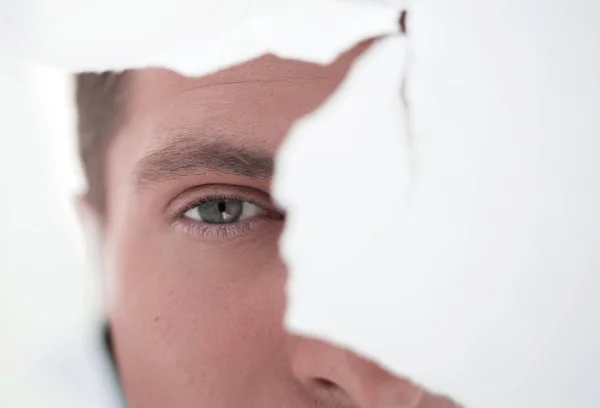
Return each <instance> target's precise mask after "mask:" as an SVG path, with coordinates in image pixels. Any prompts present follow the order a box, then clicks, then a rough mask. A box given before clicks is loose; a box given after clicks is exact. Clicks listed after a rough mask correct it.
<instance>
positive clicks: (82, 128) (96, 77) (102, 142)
mask: <svg viewBox="0 0 600 408" xmlns="http://www.w3.org/2000/svg"><path fill="white" fill-rule="evenodd" d="M130 76H131V71H123V72H115V71H106V72H98V73H95V72H85V73H81V74H77V75H75V101H76V105H77V138H78V142H79V143H78V144H79V156H80V159H81V162H82V165H83V170H84V173H85V177H86V180H87V184H88V194H87V199H88V201H89V203H90V204H91V205H92V206H93V207H94V208H95V209H96V210H97V211H98V212H99V213H100V214H101V215H104V212H105V205H106V186H105V180H104V171H105V170H104V166H105V160H106V157H105V156H106V150H107V148H108V145H109V142H110V140H111V139H112V137H113V136H114V135H115V133H116V132H117V130H118V129H119V127H120V126H122V124H123V121H124V117H125V115H126V110H127V109H126V105H127V103H126V99H127V88H128V83H129V82H130V80H129V79H130Z"/></svg>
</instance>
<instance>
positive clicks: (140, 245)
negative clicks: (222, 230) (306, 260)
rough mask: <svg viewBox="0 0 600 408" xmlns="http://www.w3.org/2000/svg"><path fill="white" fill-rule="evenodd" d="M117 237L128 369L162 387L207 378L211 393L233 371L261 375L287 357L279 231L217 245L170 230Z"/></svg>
mask: <svg viewBox="0 0 600 408" xmlns="http://www.w3.org/2000/svg"><path fill="white" fill-rule="evenodd" d="M115 236H119V237H121V238H120V239H121V241H120V242H118V243H116V244H115V245H114V246H113V249H114V250H113V254H114V257H113V262H111V266H110V267H111V269H112V274H113V275H114V276H115V277H116V279H117V283H118V286H119V290H118V295H117V296H116V298H115V300H114V303H113V306H112V310H111V324H112V327H113V330H114V333H115V342H116V347H117V353H118V357H119V359H120V361H121V362H122V364H123V365H124V367H122V369H124V370H126V371H127V370H128V371H130V372H131V375H132V376H138V375H150V373H153V376H154V377H155V378H160V379H161V382H162V383H171V382H173V383H179V384H190V383H191V382H194V381H196V380H197V379H201V381H202V384H203V385H204V387H205V388H206V386H207V385H208V384H211V386H210V387H212V389H213V390H214V387H219V384H227V383H229V384H230V385H231V381H230V380H229V379H230V378H232V375H234V374H235V375H234V376H235V378H239V379H240V381H242V382H243V381H246V382H248V381H250V380H251V379H254V378H260V377H261V376H263V377H264V374H265V371H267V370H270V369H272V368H274V364H275V363H276V362H277V361H278V359H277V356H281V357H282V359H283V356H284V353H283V345H284V341H285V335H284V332H283V327H282V324H283V323H282V321H283V313H284V309H285V296H284V286H285V269H284V267H283V265H282V263H281V262H280V261H279V258H278V255H277V236H278V233H277V232H275V231H273V232H270V233H269V234H266V236H260V237H258V238H256V239H253V240H245V241H243V242H236V241H235V240H233V241H222V242H218V243H211V244H207V243H203V242H202V241H199V240H196V239H191V238H190V237H186V236H184V235H183V234H181V233H179V232H176V231H172V230H169V231H167V232H165V233H158V232H156V231H144V232H143V233H140V234H138V235H135V234H131V233H129V234H127V233H125V232H121V233H118V234H115ZM128 236H129V237H128ZM250 241H252V242H250ZM274 357H275V358H274ZM134 372H136V373H135V374H134ZM140 373H141V374H140ZM225 379H228V381H224V380H225ZM246 385H247V386H248V387H249V386H250V384H249V383H248V384H246ZM170 386H171V387H172V386H176V385H174V384H170ZM238 386H239V387H240V389H242V388H245V387H244V384H238Z"/></svg>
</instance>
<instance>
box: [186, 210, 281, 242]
mask: <svg viewBox="0 0 600 408" xmlns="http://www.w3.org/2000/svg"><path fill="white" fill-rule="evenodd" d="M265 211H267V214H265V215H259V216H256V217H252V218H249V219H247V220H243V221H237V222H234V223H231V224H210V223H206V222H199V221H195V220H192V219H189V218H186V217H180V218H179V219H178V220H176V222H175V226H176V227H177V228H180V229H181V231H182V232H183V233H184V234H188V235H191V236H192V237H194V238H198V239H203V240H226V239H235V238H240V237H244V236H247V235H249V234H250V233H252V232H253V231H255V230H257V229H261V228H262V227H263V226H264V227H268V226H270V225H271V226H272V225H274V224H275V223H279V222H280V221H281V220H282V218H281V217H279V216H272V215H269V214H268V210H265Z"/></svg>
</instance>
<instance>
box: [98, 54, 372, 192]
mask: <svg viewBox="0 0 600 408" xmlns="http://www.w3.org/2000/svg"><path fill="white" fill-rule="evenodd" d="M365 47H366V45H365V44H360V45H359V46H357V47H355V48H354V49H352V50H350V51H349V52H347V53H345V54H343V55H342V56H341V57H340V58H339V59H338V60H337V61H335V62H334V63H333V64H331V65H328V66H320V65H316V64H311V63H306V62H300V61H294V60H283V59H279V58H277V57H275V56H272V55H266V56H263V57H260V58H258V59H255V60H252V61H248V62H246V63H243V64H240V65H237V66H234V67H231V68H228V69H225V70H222V71H219V72H217V73H214V74H210V75H207V76H204V77H185V76H182V75H179V74H177V73H175V72H173V71H169V70H166V69H159V68H149V69H141V70H137V71H134V72H133V75H132V84H131V86H130V87H129V95H128V96H129V98H128V99H129V103H128V107H127V110H128V112H127V115H126V117H127V119H126V123H125V124H124V126H122V127H121V129H120V130H119V133H118V134H117V135H115V138H114V139H113V142H112V143H111V146H110V148H109V150H108V152H107V153H108V154H107V161H108V163H107V166H106V168H107V171H108V172H111V169H115V170H117V169H118V171H119V172H120V173H121V175H122V174H124V173H123V171H128V170H130V167H131V166H133V165H134V164H135V162H136V161H139V160H141V158H142V157H143V156H144V155H145V154H146V153H147V152H148V151H153V150H157V149H160V148H161V146H163V145H165V144H168V143H169V141H171V140H173V139H174V138H178V137H188V138H197V139H202V140H205V141H223V142H227V143H229V144H232V145H239V146H241V147H249V148H253V149H260V150H264V151H267V152H273V151H274V150H275V149H276V147H277V146H278V145H279V143H280V142H281V140H282V138H283V137H284V136H285V134H286V132H287V131H288V130H289V128H290V126H291V125H292V124H293V122H294V121H295V120H296V119H298V118H299V117H301V116H303V115H305V114H307V113H309V112H311V111H313V110H315V109H316V108H317V107H318V106H319V105H320V104H321V103H322V102H323V101H324V100H325V99H326V98H327V97H328V96H329V95H331V93H332V92H333V91H334V90H335V88H336V87H337V86H338V85H339V83H340V82H341V80H342V79H343V77H344V75H345V74H346V72H347V70H348V68H349V66H350V65H351V62H352V61H353V60H354V59H355V58H356V56H357V55H359V54H360V52H362V50H363V49H364V48H365ZM107 176H108V184H109V188H110V181H111V180H110V179H111V178H112V177H110V174H107Z"/></svg>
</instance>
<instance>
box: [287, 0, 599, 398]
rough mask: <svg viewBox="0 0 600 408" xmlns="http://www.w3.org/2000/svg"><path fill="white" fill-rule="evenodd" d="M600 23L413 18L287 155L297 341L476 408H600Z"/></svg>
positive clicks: (482, 13) (565, 10) (502, 7)
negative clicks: (365, 362) (344, 351)
mask: <svg viewBox="0 0 600 408" xmlns="http://www.w3.org/2000/svg"><path fill="white" fill-rule="evenodd" d="M599 23H600V5H599V4H598V3H597V2H587V1H583V0H581V1H575V2H573V1H566V0H564V1H563V0H552V1H541V0H540V1H537V0H527V1H524V0H518V1H517V0H514V1H503V2H481V1H476V0H459V1H453V2H448V1H442V0H440V1H423V2H415V3H414V5H413V6H412V7H411V9H410V24H409V39H408V41H407V43H406V45H404V44H403V41H402V40H401V39H390V40H387V42H382V43H381V44H380V46H379V47H378V48H374V49H373V50H372V51H371V52H370V53H369V54H367V55H365V57H364V58H363V59H362V60H361V61H359V62H357V64H356V66H355V69H354V70H353V71H352V73H351V75H350V76H349V78H348V79H347V80H346V82H345V83H344V84H343V85H342V87H341V89H340V90H339V93H338V94H336V95H334V96H333V98H332V99H331V100H330V101H329V102H328V103H327V104H326V105H324V106H323V107H322V109H321V110H319V111H317V112H316V113H315V114H314V115H313V116H311V117H309V118H307V119H305V120H303V121H301V122H300V123H299V124H298V125H297V126H296V127H295V128H294V129H293V131H292V132H291V134H290V136H289V139H288V140H287V141H286V144H285V146H284V148H283V149H282V151H281V155H280V157H279V161H278V170H279V174H278V176H277V180H276V183H275V195H276V197H278V198H279V199H280V201H281V202H282V203H283V204H284V206H286V207H287V208H288V209H289V210H290V212H289V214H288V218H287V220H288V224H287V227H286V228H287V229H286V231H285V233H284V236H283V239H282V243H281V245H282V251H283V255H284V257H285V259H286V260H287V262H288V264H289V266H290V273H291V277H290V282H289V287H288V294H289V297H290V303H289V314H288V316H287V324H288V326H289V327H290V328H291V329H292V330H294V331H298V332H301V333H308V334H313V335H319V336H323V337H325V338H327V339H329V340H332V341H335V342H337V343H339V344H343V345H346V346H348V347H350V348H352V349H354V350H357V351H359V352H362V353H364V354H366V355H368V356H370V357H373V358H374V359H375V360H377V361H378V362H379V363H381V364H383V365H385V366H387V367H388V368H390V369H392V370H393V371H395V372H397V373H401V374H405V375H407V376H409V377H410V378H412V379H413V380H414V381H417V382H419V383H420V384H422V385H424V386H426V387H427V388H429V389H431V390H432V391H434V392H440V393H445V394H447V395H450V396H452V397H453V398H455V399H456V400H457V401H458V402H460V403H462V404H464V405H465V406H466V407H486V408H495V407H498V408H505V407H511V408H530V407H541V406H543V407H556V408H563V407H567V406H568V407H575V406H577V407H596V406H599V405H600V391H598V387H596V385H595V378H596V377H597V371H598V367H600V348H599V347H598V346H597V345H598V344H600V321H599V319H598V316H597V310H600V300H599V298H598V296H597V293H598V291H599V290H600V274H598V271H599V270H600V251H599V250H598V248H600V213H599V212H598V208H600V165H599V164H598V163H599V162H598V155H599V153H600V138H598V134H600V121H599V120H598V115H597V109H598V107H599V106H600V82H599V81H598V74H597V73H598V72H600V66H598V63H599V62H600V55H599V54H598V51H597V50H598V49H599V48H598V47H596V46H595V45H594V39H595V38H598V37H599V34H600V33H599V31H598V27H599V26H600V25H599ZM405 46H408V47H409V48H410V52H409V55H411V57H410V60H409V66H408V68H409V70H408V71H406V68H407V67H406V66H405V65H404V63H405V61H406V60H405V50H404V47H405ZM394 48H396V49H395V52H392V50H394ZM387 52H390V54H391V55H390V54H387ZM379 57H380V58H381V59H379ZM383 61H385V64H384V63H383ZM371 70H372V71H371ZM403 75H406V80H407V82H406V85H407V86H406V91H407V93H406V100H407V110H403V105H401V104H400V103H399V95H398V94H399V92H397V91H398V87H399V84H400V82H401V77H402V76H403ZM394 92H396V94H394ZM406 116H408V123H404V122H403V120H404V118H405V117H406ZM404 125H408V126H409V127H408V129H409V130H408V133H407V130H406V127H405V126H404ZM394 132H395V136H396V138H395V139H394V138H393V133H394ZM407 135H408V136H409V138H408V140H409V141H412V144H411V143H407ZM394 141H395V143H394ZM411 149H412V152H413V156H412V157H413V159H414V160H412V162H411V161H409V160H408V159H407V157H409V158H410V157H411V156H410V152H411ZM307 163H310V165H307ZM411 163H412V164H414V167H411ZM406 169H409V172H408V173H406ZM411 183H412V184H411ZM407 187H408V188H407ZM404 198H406V200H404Z"/></svg>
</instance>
